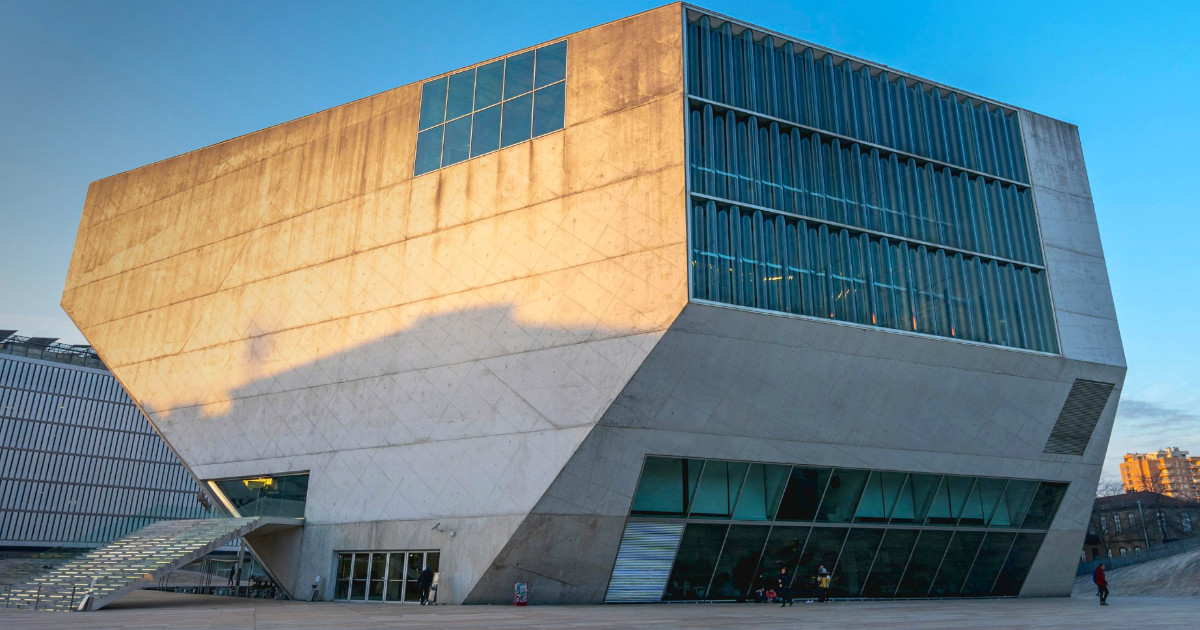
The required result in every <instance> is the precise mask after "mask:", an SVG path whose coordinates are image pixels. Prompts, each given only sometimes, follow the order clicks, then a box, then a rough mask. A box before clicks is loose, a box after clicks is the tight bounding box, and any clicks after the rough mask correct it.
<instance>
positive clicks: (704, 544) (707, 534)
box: [665, 523, 729, 599]
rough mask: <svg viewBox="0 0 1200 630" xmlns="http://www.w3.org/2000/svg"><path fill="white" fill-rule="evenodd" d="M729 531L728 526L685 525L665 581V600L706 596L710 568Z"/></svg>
mask: <svg viewBox="0 0 1200 630" xmlns="http://www.w3.org/2000/svg"><path fill="white" fill-rule="evenodd" d="M728 530H729V526H728V525H706V524H698V523H689V524H688V526H687V528H686V529H684V530H683V540H681V541H680V542H679V553H678V554H677V555H676V556H675V568H674V569H673V570H672V571H671V577H670V579H669V580H668V581H667V592H666V596H665V597H666V599H708V585H709V581H710V580H711V579H712V575H713V567H714V566H715V565H716V562H717V556H719V555H720V553H721V545H722V544H723V543H724V542H725V533H726V532H727V531H728Z"/></svg>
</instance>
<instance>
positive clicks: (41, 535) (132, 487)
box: [0, 330, 210, 555]
mask: <svg viewBox="0 0 1200 630" xmlns="http://www.w3.org/2000/svg"><path fill="white" fill-rule="evenodd" d="M201 496H202V494H201V490H200V486H199V485H197V483H196V480H195V479H193V478H192V477H191V475H189V474H188V471H187V470H186V469H185V468H184V467H183V465H182V464H180V463H179V460H178V459H176V458H175V456H174V455H173V454H172V453H171V451H170V450H169V449H168V448H167V445H166V444H164V443H163V441H162V440H161V439H159V437H158V436H157V435H156V434H155V433H154V429H153V428H152V427H151V426H150V424H149V423H147V422H146V419H145V418H144V417H143V416H142V414H141V412H139V411H138V408H137V406H136V405H134V403H133V401H132V400H130V399H129V396H127V395H126V394H125V392H124V391H123V390H122V389H121V386H120V385H119V384H118V383H117V380H116V379H115V378H113V376H112V374H111V373H109V371H108V370H107V369H106V368H105V366H104V363H102V362H101V361H100V358H99V357H98V356H97V355H96V353H95V352H94V351H93V350H92V349H91V348H89V347H88V346H71V345H66V344H61V343H56V340H55V339H54V338H47V337H22V336H18V335H17V334H16V331H14V330H0V553H12V552H21V551H36V550H44V549H48V548H56V547H62V548H87V547H95V546H97V545H100V544H102V543H106V542H108V541H110V540H113V539H115V538H119V537H121V536H124V535H125V534H127V533H129V532H131V531H134V530H136V529H138V528H140V527H144V526H146V525H149V524H150V523H153V522H155V521H159V520H163V519H185V518H201V517H204V516H207V515H209V514H210V511H209V510H206V509H205V508H204V506H203V505H202V504H201V503H200V501H199V499H200V498H201ZM17 555H20V554H19V553H18V554H17Z"/></svg>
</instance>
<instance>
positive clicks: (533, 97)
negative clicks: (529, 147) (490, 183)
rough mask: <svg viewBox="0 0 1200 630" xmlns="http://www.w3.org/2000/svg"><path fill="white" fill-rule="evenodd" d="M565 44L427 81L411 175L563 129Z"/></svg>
mask: <svg viewBox="0 0 1200 630" xmlns="http://www.w3.org/2000/svg"><path fill="white" fill-rule="evenodd" d="M566 73H567V42H565V41H561V42H557V43H554V44H550V45H548V46H542V47H541V48H538V49H536V50H530V51H526V52H523V53H521V54H518V55H512V56H510V57H508V58H505V59H501V60H499V61H493V62H491V63H488V64H485V65H482V66H479V67H478V68H471V69H470V70H463V71H461V72H456V73H454V74H451V75H450V76H447V77H442V78H440V79H434V80H433V81H427V82H426V83H425V84H424V85H423V86H421V114H420V118H419V123H418V127H419V129H418V133H417V157H416V161H415V165H414V168H413V175H414V176H416V175H421V174H422V173H428V172H429V171H433V170H437V169H439V168H441V167H443V166H449V165H451V164H457V163H458V162H462V161H464V160H467V159H470V158H473V157H476V156H479V155H484V154H486V153H491V152H492V151H496V150H498V149H501V148H503V147H508V146H512V145H514V144H518V143H521V142H524V141H526V140H529V139H530V138H536V137H537V136H541V135H545V134H548V133H552V132H555V131H558V130H560V129H562V128H563V124H564V120H565V104H566V93H567V90H566Z"/></svg>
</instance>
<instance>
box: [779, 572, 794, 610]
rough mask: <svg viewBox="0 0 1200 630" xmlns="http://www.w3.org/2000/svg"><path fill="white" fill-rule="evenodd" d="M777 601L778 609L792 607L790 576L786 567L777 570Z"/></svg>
mask: <svg viewBox="0 0 1200 630" xmlns="http://www.w3.org/2000/svg"><path fill="white" fill-rule="evenodd" d="M779 601H780V602H781V603H780V604H779V607H780V608H783V607H784V606H791V605H792V576H791V574H789V573H788V572H787V567H780V569H779Z"/></svg>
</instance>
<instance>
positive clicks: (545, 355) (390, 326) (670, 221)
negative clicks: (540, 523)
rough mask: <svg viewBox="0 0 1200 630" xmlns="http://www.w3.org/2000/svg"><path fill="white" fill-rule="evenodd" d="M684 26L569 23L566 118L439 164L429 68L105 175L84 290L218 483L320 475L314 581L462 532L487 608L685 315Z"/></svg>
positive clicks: (465, 582) (164, 429)
mask: <svg viewBox="0 0 1200 630" xmlns="http://www.w3.org/2000/svg"><path fill="white" fill-rule="evenodd" d="M679 20H680V7H679V6H678V5H672V6H668V7H664V8H662V9H658V10H654V11H651V12H647V13H643V14H639V15H637V16H634V17H631V18H627V19H625V20H620V21H618V22H614V23H611V24H608V25H604V26H600V27H597V28H594V29H589V30H588V31H584V32H582V33H578V34H575V35H571V36H568V37H567V42H568V67H567V77H568V79H567V93H568V96H567V102H566V124H565V128H564V129H563V130H562V131H559V132H555V133H551V134H548V135H545V136H542V137H539V138H536V139H534V140H532V141H530V142H525V143H521V144H518V145H514V146H512V147H508V148H505V149H503V150H501V151H498V152H496V153H493V154H490V155H487V156H483V157H479V158H476V159H472V160H468V161H466V162H463V163H460V164H457V165H454V166H451V167H448V168H445V169H440V170H437V171H434V172H431V173H428V174H425V175H423V176H421V177H417V178H413V177H412V176H411V173H412V169H413V160H414V147H415V141H416V126H417V117H418V115H419V103H420V98H419V95H420V89H421V86H420V83H414V84H411V85H407V86H404V87H401V88H397V89H395V90H392V91H390V92H387V93H384V94H380V95H377V96H373V97H369V98H367V99H363V100H361V101H357V102H355V103H351V104H348V105H344V106H341V107H337V108H334V109H331V110H328V111H325V112H320V113H318V114H314V115H312V116H309V117H305V118H303V119H300V120H297V121H293V122H289V123H285V124H283V125H280V126H277V127H273V128H271V129H267V130H263V131H261V132H257V133H254V134H250V135H247V136H243V137H241V138H235V139H233V140H230V141H227V142H224V143H221V144H218V145H215V146H212V147H209V148H206V149H202V150H200V151H197V152H193V153H190V154H187V155H184V156H180V157H177V158H172V159H170V160H165V161H163V162H160V163H157V164H152V165H149V166H147V167H144V168H142V169H137V170H135V171H131V172H129V173H124V174H121V175H118V176H114V177H111V178H108V179H105V180H101V181H99V182H96V183H94V184H93V185H92V186H91V188H90V190H89V196H88V200H87V202H86V204H85V208H84V216H83V219H82V221H81V225H80V232H79V236H78V239H77V247H76V250H75V253H74V254H73V258H72V264H71V270H70V273H69V276H68V280H67V284H66V288H65V290H64V295H63V306H64V308H65V309H66V310H67V312H68V314H70V315H71V316H72V318H73V319H74V321H75V322H76V323H77V324H78V325H79V327H80V329H81V331H82V332H83V333H84V335H85V337H87V339H88V340H89V342H91V343H92V344H93V345H94V346H95V347H96V348H97V350H98V352H99V353H100V355H101V356H102V357H103V358H104V360H105V361H106V363H108V364H109V365H110V367H111V368H112V369H113V372H114V374H116V375H117V377H118V378H119V379H120V380H121V382H122V383H123V384H124V385H125V386H126V387H127V389H128V390H129V391H130V392H131V393H132V394H133V396H134V398H135V399H136V400H137V401H138V402H139V404H140V405H141V406H142V407H143V409H145V410H146V411H147V413H148V414H149V416H150V418H151V421H152V422H153V423H154V424H155V426H156V427H157V428H158V429H159V431H160V432H161V433H162V434H163V436H164V437H165V438H166V439H167V441H168V442H169V443H170V444H171V445H172V446H173V448H174V449H175V450H176V451H177V452H178V453H179V454H180V455H181V457H182V459H183V460H184V461H185V462H186V463H187V465H188V466H189V467H190V469H191V470H192V471H193V472H194V473H196V474H197V475H198V476H200V477H201V478H216V477H235V476H243V475H258V474H268V473H281V472H291V471H309V472H310V475H311V477H310V485H309V502H308V510H307V514H306V516H307V524H306V527H305V528H304V533H303V534H302V535H301V537H300V538H298V539H295V538H289V539H288V540H271V541H267V540H262V541H260V543H259V544H258V547H260V548H261V551H262V553H263V555H264V557H268V556H269V558H266V559H267V561H268V563H269V564H272V565H274V564H280V563H282V564H280V568H279V573H280V575H281V576H285V577H283V579H284V581H285V582H286V583H287V585H288V587H289V588H290V589H291V590H292V591H293V592H305V593H307V590H308V584H309V583H311V580H312V578H313V577H314V576H315V575H317V574H321V575H325V578H326V580H328V577H329V576H328V571H330V570H331V569H332V566H333V558H332V553H333V551H334V550H335V549H364V548H369V549H380V548H393V549H405V548H439V549H442V551H443V562H444V563H445V564H444V565H443V574H444V577H445V582H444V584H445V586H444V589H443V591H442V596H443V597H444V598H447V599H448V600H449V601H458V600H461V599H462V598H463V597H465V595H466V592H467V590H468V588H469V587H470V586H471V585H472V584H473V583H474V582H475V580H476V579H477V578H478V576H479V575H480V574H482V572H483V571H484V570H485V569H486V567H487V566H488V565H489V564H490V563H491V562H492V560H493V559H494V558H495V557H496V555H497V553H498V552H499V551H500V550H501V548H502V547H503V545H504V543H505V542H506V541H507V540H508V539H509V538H510V537H511V535H512V533H513V531H515V529H516V527H517V525H518V524H519V523H520V522H521V519H522V518H524V516H525V515H526V514H528V512H529V511H530V509H532V507H533V506H534V504H535V503H536V502H537V501H538V499H539V498H540V497H541V496H542V495H543V494H544V492H545V489H546V487H547V486H548V485H549V484H550V483H551V481H552V480H553V479H554V476H555V474H556V473H557V472H558V471H559V470H560V469H561V468H562V466H563V464H564V463H565V462H566V461H567V460H568V459H569V457H570V455H571V453H573V452H574V450H575V449H576V448H577V446H578V445H579V443H580V442H582V440H583V439H584V438H585V437H586V435H587V433H588V430H589V428H590V427H591V426H592V425H594V424H595V422H596V421H597V420H598V419H599V418H600V417H601V415H602V414H603V413H604V410H605V409H607V408H608V406H609V405H610V404H611V402H612V400H613V399H614V398H615V397H616V396H617V395H618V393H619V392H620V391H621V389H622V388H623V387H624V385H625V383H626V382H627V381H628V379H629V378H630V377H631V376H632V375H633V373H634V372H635V371H636V370H637V368H638V366H639V365H640V364H641V363H642V361H643V360H644V358H645V356H646V354H648V353H649V352H650V351H651V350H652V348H653V347H654V345H655V344H656V343H657V341H658V340H659V339H660V338H661V336H662V332H663V331H664V330H666V328H667V327H668V326H669V325H670V323H671V322H672V321H673V320H674V318H675V317H676V316H677V314H678V313H679V311H680V310H681V309H682V308H683V306H684V304H685V303H686V300H687V288H686V277H687V268H686V265H685V264H684V261H685V260H686V251H685V236H686V227H685V213H684V212H683V208H684V206H685V204H684V203H683V194H684V192H683V191H684V170H683V112H682V107H681V103H682V88H683V85H682V83H683V82H682V66H681V60H682V33H681V30H680V22H679ZM629 41H638V42H640V44H639V45H638V46H629V45H628V42H629ZM437 522H442V523H443V528H452V529H456V530H457V534H456V536H455V537H453V538H451V537H448V536H446V535H444V534H442V533H439V532H431V531H430V529H429V528H430V527H432V526H433V525H434V524H435V523H437ZM293 558H300V560H298V561H293V560H292V559H293ZM326 584H330V587H328V588H331V581H327V582H326ZM330 593H331V591H330ZM327 595H328V594H327ZM444 601H446V600H445V599H444Z"/></svg>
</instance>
